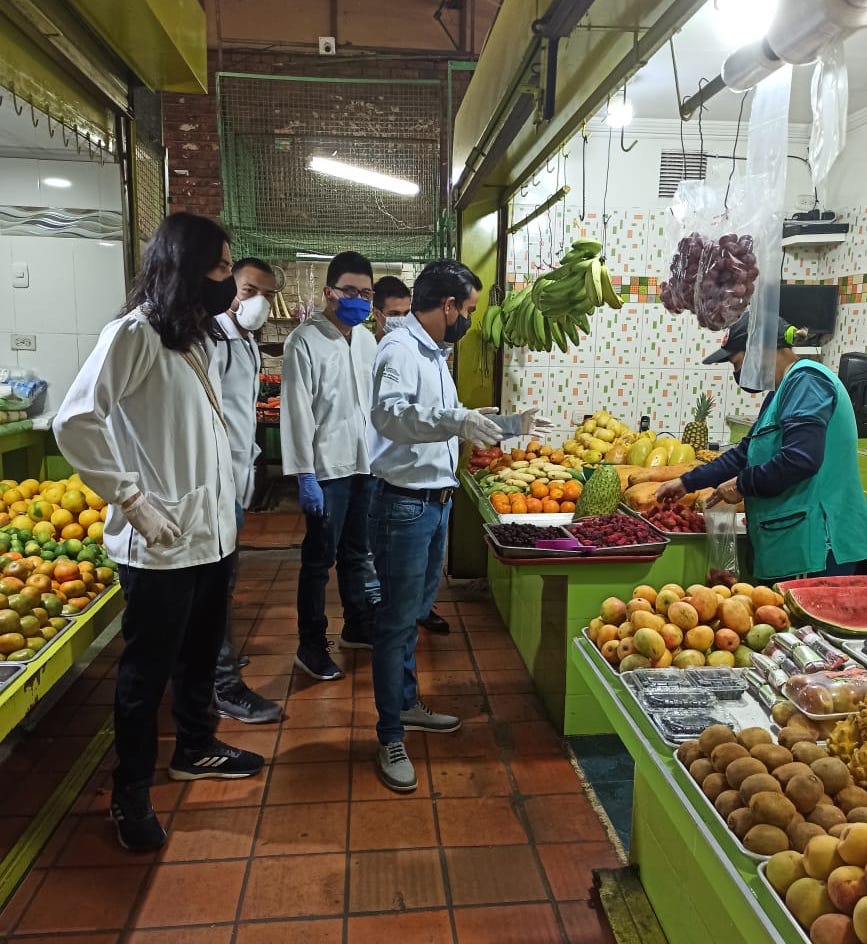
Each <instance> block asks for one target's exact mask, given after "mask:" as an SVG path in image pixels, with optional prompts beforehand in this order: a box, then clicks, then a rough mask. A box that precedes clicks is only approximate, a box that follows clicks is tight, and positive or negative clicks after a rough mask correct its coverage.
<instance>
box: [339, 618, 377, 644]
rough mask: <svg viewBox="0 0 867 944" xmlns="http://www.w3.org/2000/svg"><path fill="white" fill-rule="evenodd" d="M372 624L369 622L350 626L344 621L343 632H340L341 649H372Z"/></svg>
mask: <svg viewBox="0 0 867 944" xmlns="http://www.w3.org/2000/svg"><path fill="white" fill-rule="evenodd" d="M372 629H373V626H372V624H371V623H363V624H362V625H361V626H358V627H352V626H348V625H347V624H346V623H344V624H343V632H341V634H340V643H339V645H340V648H341V649H372V648H373V635H372V632H371V631H372Z"/></svg>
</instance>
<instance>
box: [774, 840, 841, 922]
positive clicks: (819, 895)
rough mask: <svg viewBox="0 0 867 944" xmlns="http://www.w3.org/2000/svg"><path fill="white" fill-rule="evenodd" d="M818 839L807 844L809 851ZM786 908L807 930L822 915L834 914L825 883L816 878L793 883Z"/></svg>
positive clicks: (787, 894)
mask: <svg viewBox="0 0 867 944" xmlns="http://www.w3.org/2000/svg"><path fill="white" fill-rule="evenodd" d="M821 838H822V837H821V836H817V837H816V839H821ZM828 838H829V839H830V838H831V837H830V836H829V837H828ZM816 839H811V840H810V843H808V844H807V848H808V849H809V848H810V845H811V844H812V843H814V842H815V841H816ZM805 856H806V853H805ZM786 907H787V908H788V909H789V911H791V912H792V914H793V915H794V916H795V920H796V921H797V922H798V923H799V924H800V925H801V927H802V928H806V929H807V930H809V928H810V925H812V924H813V922H814V921H815V920H816V919H817V918H819V917H820V916H821V915H823V914H833V913H834V903H833V902H832V901H831V899H830V898H829V897H828V890H827V889H826V888H825V884H824V882H820V881H819V880H818V879H815V878H799V879H797V880H796V881H795V882H793V883H792V884H791V885H790V886H789V890H788V891H787V892H786Z"/></svg>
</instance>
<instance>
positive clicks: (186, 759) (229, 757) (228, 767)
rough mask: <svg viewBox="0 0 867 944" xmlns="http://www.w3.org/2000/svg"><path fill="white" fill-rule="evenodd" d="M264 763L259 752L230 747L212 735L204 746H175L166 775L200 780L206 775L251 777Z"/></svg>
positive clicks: (178, 778)
mask: <svg viewBox="0 0 867 944" xmlns="http://www.w3.org/2000/svg"><path fill="white" fill-rule="evenodd" d="M264 763H265V758H264V757H262V755H261V754H254V753H253V752H252V751H242V750H240V749H239V748H237V747H230V746H229V745H228V744H223V742H222V741H218V740H217V739H216V738H214V739H213V740H212V741H211V743H210V744H209V745H208V747H207V748H205V749H203V750H190V749H188V748H183V747H180V746H178V747H177V748H175V756H174V757H173V758H172V762H171V764H169V777H170V778H171V779H172V780H203V779H205V778H207V777H210V778H214V779H219V780H240V779H241V778H242V777H254V776H255V775H256V774H258V773H259V771H260V770H261V769H262V767H263V765H264Z"/></svg>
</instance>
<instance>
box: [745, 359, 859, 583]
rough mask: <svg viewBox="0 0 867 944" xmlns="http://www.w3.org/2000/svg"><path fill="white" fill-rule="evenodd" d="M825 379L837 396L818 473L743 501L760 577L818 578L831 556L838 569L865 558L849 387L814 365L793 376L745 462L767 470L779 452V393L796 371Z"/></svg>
mask: <svg viewBox="0 0 867 944" xmlns="http://www.w3.org/2000/svg"><path fill="white" fill-rule="evenodd" d="M799 370H809V371H816V372H818V373H820V374H824V375H825V376H826V377H827V378H828V379H829V380H831V382H832V383H833V384H834V387H835V389H836V391H837V398H836V402H835V404H834V412H833V413H832V414H831V419H830V421H829V423H828V430H827V434H826V438H825V459H824V461H823V462H822V467H821V468H820V469H819V471H818V472H816V474H815V475H813V476H811V477H810V478H808V479H804V480H803V481H802V482H799V483H798V484H797V485H795V486H793V487H792V488H790V489H788V490H787V491H785V492H783V493H782V494H781V495H776V496H775V497H773V498H746V499H745V505H746V511H747V531H748V533H749V536H750V541H751V543H752V546H753V553H754V555H755V561H754V568H753V569H754V576H756V577H758V578H759V579H761V580H770V579H773V578H782V577H791V576H794V575H801V574H811V573H821V572H822V571H824V570H825V568H826V566H827V564H826V561H827V558H828V551H833V553H834V558H835V559H836V561H837V563H838V564H848V563H851V562H852V561H860V560H863V559H865V558H867V500H865V498H864V491H863V489H862V487H861V480H860V477H859V474H858V458H857V453H858V432H857V427H856V424H855V414H854V412H853V410H852V405H851V402H850V400H849V394H848V393H847V392H846V388H845V387H844V386H843V384H842V383H840V381H839V379H838V378H837V376H836V374H834V373H833V371H831V370H829V369H828V368H827V367H825V366H824V365H822V364H818V363H816V362H815V361H807V360H804V361H798V362H797V363H795V364H794V365H793V366H792V367H791V368H790V369H789V371H788V373H787V374H786V376H785V377H784V378H783V382H782V383H781V384H780V387H779V389H778V390H777V393H776V395H775V396H774V398H773V399H772V400H771V402H770V404H769V405H768V408H767V409H766V410H765V411H764V413H763V414H762V415H761V416H760V417H759V419H758V421H757V422H756V425H755V426H754V427H753V431H752V434H751V436H750V441H749V445H748V447H747V464H748V465H749V466H757V465H762V464H764V463H765V462H768V461H770V460H771V459H772V458H773V457H774V456H775V455H776V454H777V453H778V452H779V451H780V449H781V448H782V443H783V427H782V422H781V421H782V420H784V419H785V416H784V415H783V416H781V415H780V403H781V401H782V397H781V396H780V394H781V393H782V392H783V391H784V390H785V387H786V384H787V383H788V382H789V381H790V379H791V378H792V377H793V376H794V375H795V372H796V371H799Z"/></svg>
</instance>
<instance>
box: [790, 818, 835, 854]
mask: <svg viewBox="0 0 867 944" xmlns="http://www.w3.org/2000/svg"><path fill="white" fill-rule="evenodd" d="M786 835H787V836H788V837H789V845H790V846H791V847H792V848H793V849H794V850H795V852H803V851H804V849H806V848H807V843H808V842H809V841H810V840H811V839H812V838H813V836H824V835H825V830H824V829H822V827H821V826H819V825H817V824H816V823H796V822H794V821H793V822H791V823H789V828H788V829H787V830H786Z"/></svg>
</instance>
